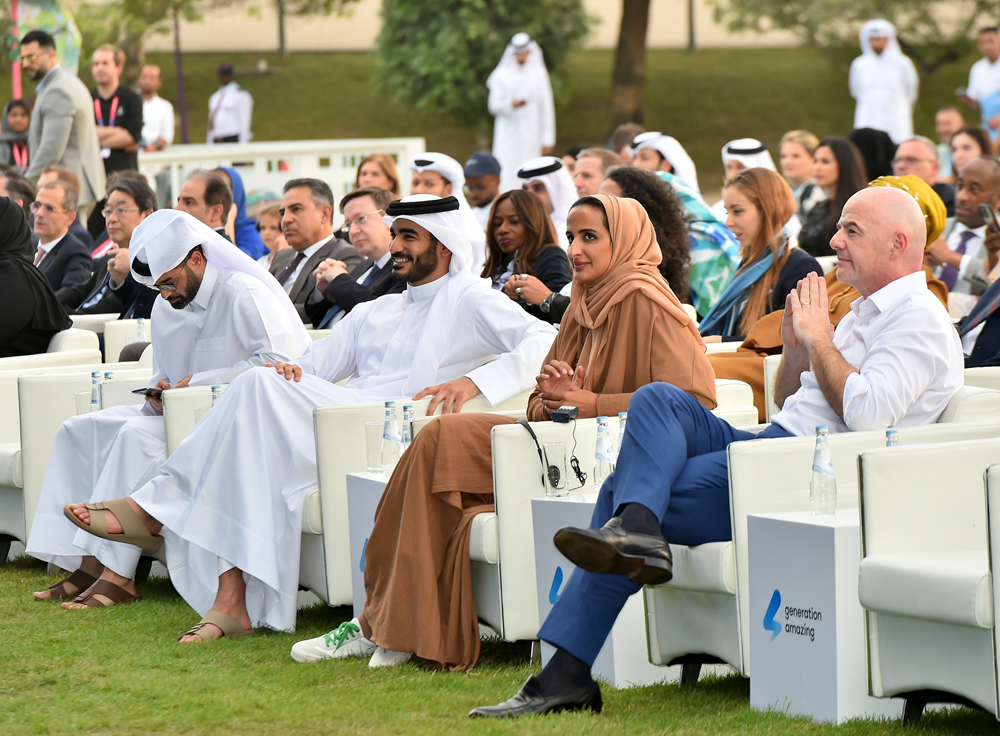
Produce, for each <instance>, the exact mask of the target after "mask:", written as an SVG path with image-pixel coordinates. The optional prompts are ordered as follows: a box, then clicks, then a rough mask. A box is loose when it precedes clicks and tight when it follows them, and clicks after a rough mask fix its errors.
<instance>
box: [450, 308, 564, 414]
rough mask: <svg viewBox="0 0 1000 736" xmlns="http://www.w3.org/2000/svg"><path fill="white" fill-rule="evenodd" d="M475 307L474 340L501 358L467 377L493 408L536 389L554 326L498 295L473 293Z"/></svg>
mask: <svg viewBox="0 0 1000 736" xmlns="http://www.w3.org/2000/svg"><path fill="white" fill-rule="evenodd" d="M470 295H472V296H473V298H474V299H475V304H469V303H468V302H466V303H465V304H463V305H462V306H461V308H462V309H469V308H471V309H472V310H474V317H473V333H474V334H473V339H474V340H475V342H476V347H477V348H479V349H481V350H482V351H483V353H485V354H498V355H499V357H498V358H497V359H496V360H494V361H492V362H491V363H487V364H486V365H482V366H480V367H478V368H475V369H473V370H472V371H470V372H469V373H468V374H466V375H467V377H468V378H471V379H472V382H473V383H475V384H476V386H477V387H478V388H479V390H480V391H481V392H482V394H483V396H484V397H485V398H486V401H487V402H488V403H489V405H490V406H496V405H497V404H499V403H500V402H502V401H506V400H507V399H510V398H513V397H514V396H517V395H518V394H519V393H522V392H523V391H527V390H529V389H531V388H532V387H534V385H535V378H536V377H537V376H538V372H539V370H541V367H542V362H543V361H544V360H545V356H546V355H548V353H549V349H550V348H551V347H552V341H553V340H555V338H556V334H557V333H556V330H555V328H554V327H552V325H550V324H548V323H546V322H542V321H541V320H539V319H536V318H534V317H532V316H531V315H530V314H528V313H527V312H525V311H524V310H523V309H522V308H521V307H519V306H518V305H517V304H515V303H514V302H512V301H511V300H510V299H508V298H507V297H506V296H505V295H504V294H501V293H500V292H498V291H493V290H490V291H485V290H482V291H474V292H472V291H470Z"/></svg>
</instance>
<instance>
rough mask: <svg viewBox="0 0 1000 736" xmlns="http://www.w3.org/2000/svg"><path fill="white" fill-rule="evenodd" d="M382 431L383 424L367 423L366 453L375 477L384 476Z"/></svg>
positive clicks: (369, 466)
mask: <svg viewBox="0 0 1000 736" xmlns="http://www.w3.org/2000/svg"><path fill="white" fill-rule="evenodd" d="M382 429H383V422H365V453H366V455H367V456H368V472H369V473H372V474H373V475H381V474H382Z"/></svg>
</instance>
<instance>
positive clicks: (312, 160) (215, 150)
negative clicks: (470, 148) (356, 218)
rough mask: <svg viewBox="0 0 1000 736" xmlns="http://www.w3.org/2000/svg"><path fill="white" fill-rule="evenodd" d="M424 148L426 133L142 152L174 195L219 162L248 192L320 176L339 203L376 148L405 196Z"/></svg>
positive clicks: (151, 172)
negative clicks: (389, 161) (392, 166)
mask: <svg viewBox="0 0 1000 736" xmlns="http://www.w3.org/2000/svg"><path fill="white" fill-rule="evenodd" d="M426 150H427V144H426V142H425V141H424V139H423V138H361V139H353V140H327V141H266V142H261V143H216V144H212V145H209V144H199V145H194V144H189V145H178V146H170V147H168V148H167V149H166V150H164V151H158V152H156V153H140V154H139V170H140V171H141V172H142V173H144V174H145V175H146V176H147V177H148V178H149V180H150V182H152V181H153V180H154V177H155V176H156V174H157V172H159V171H162V170H163V169H164V168H166V169H168V170H169V174H170V176H169V181H170V188H171V191H172V192H173V196H174V197H176V196H177V192H179V191H180V189H181V185H182V184H183V183H184V180H185V179H186V178H187V177H188V175H189V174H190V173H191V172H192V171H194V170H195V169H214V168H216V167H218V166H231V167H233V168H234V169H236V170H237V171H238V172H239V174H240V176H241V177H243V184H244V187H245V189H246V191H247V193H248V194H249V193H250V192H253V191H254V190H259V189H264V190H269V191H272V192H275V193H276V194H280V193H281V189H282V187H283V186H284V184H285V182H286V181H288V180H289V179H297V178H300V177H310V178H315V179H322V180H323V181H325V182H326V183H327V184H329V185H330V188H331V189H332V190H333V196H334V198H335V199H336V200H337V201H336V202H334V207H335V208H336V206H337V204H338V203H339V201H340V198H341V197H343V196H344V195H345V194H347V193H348V192H350V191H351V190H352V189H353V188H354V178H355V176H356V174H357V170H358V165H359V164H360V163H361V160H362V159H363V158H364V157H365V156H368V155H370V154H372V153H387V154H389V155H390V156H392V157H393V158H394V159H395V160H396V169H397V171H398V172H399V174H400V181H399V186H400V189H401V191H402V194H403V196H406V195H407V194H408V193H409V191H410V176H409V171H408V167H409V163H410V159H411V158H412V157H413V156H415V155H416V154H418V153H423V152H424V151H426Z"/></svg>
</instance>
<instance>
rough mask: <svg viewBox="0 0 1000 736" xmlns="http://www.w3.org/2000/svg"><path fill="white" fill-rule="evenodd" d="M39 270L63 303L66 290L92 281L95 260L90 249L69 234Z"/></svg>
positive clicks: (47, 257)
mask: <svg viewBox="0 0 1000 736" xmlns="http://www.w3.org/2000/svg"><path fill="white" fill-rule="evenodd" d="M38 270H39V271H41V272H42V273H43V274H45V278H47V279H48V280H49V283H50V284H51V285H52V289H53V291H55V292H56V296H57V297H59V301H62V300H63V297H64V294H65V292H63V291H62V290H63V289H64V288H66V289H68V288H69V287H72V286H75V285H76V284H82V283H85V282H86V281H87V280H88V279H90V277H91V276H92V275H93V273H94V259H93V258H91V257H90V249H88V248H87V246H85V245H84V244H83V243H81V242H80V241H79V240H77V239H76V236H75V235H73V233H71V232H67V233H66V235H65V236H63V239H62V240H60V241H59V242H58V243H57V244H56V247H55V248H53V249H52V250H50V251H49V252H48V253H47V254H46V256H45V258H43V259H42V262H41V263H40V264H38Z"/></svg>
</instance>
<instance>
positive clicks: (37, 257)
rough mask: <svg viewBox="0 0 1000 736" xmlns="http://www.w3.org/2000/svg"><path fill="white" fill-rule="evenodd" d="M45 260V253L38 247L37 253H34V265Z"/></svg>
mask: <svg viewBox="0 0 1000 736" xmlns="http://www.w3.org/2000/svg"><path fill="white" fill-rule="evenodd" d="M43 258H45V251H44V250H42V246H38V251H37V252H36V253H35V265H36V266H37V265H38V264H39V263H41V262H42V259H43Z"/></svg>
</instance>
